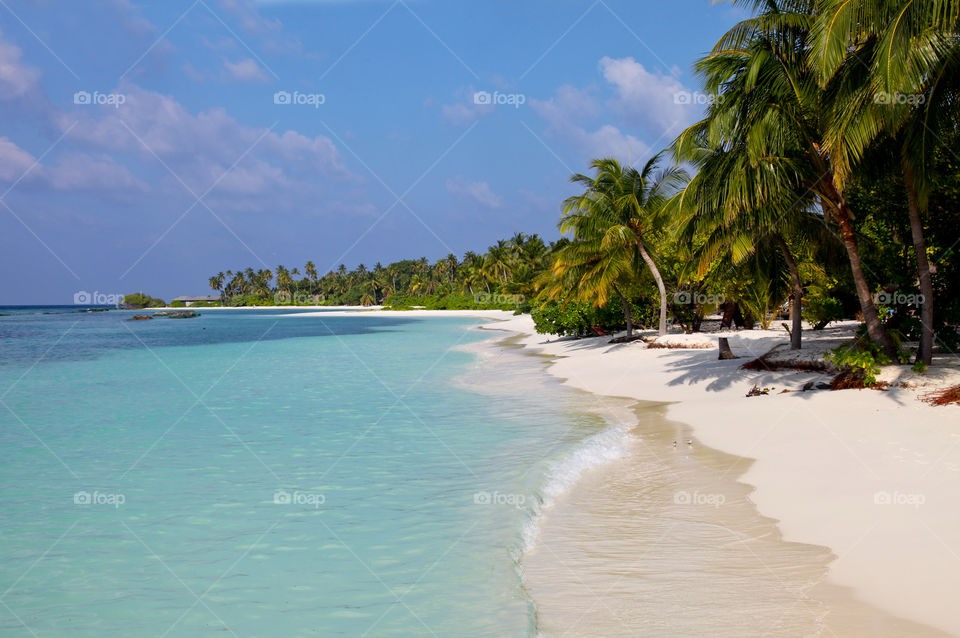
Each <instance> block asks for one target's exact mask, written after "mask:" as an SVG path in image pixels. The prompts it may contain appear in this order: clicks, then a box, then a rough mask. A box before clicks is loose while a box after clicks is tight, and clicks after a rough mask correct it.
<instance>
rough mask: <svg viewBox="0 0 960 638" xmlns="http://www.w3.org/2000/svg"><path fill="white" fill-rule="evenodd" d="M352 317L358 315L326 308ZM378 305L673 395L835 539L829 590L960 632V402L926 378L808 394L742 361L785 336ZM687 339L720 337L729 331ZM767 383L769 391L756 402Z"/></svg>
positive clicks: (573, 381) (675, 413)
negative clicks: (471, 324)
mask: <svg viewBox="0 0 960 638" xmlns="http://www.w3.org/2000/svg"><path fill="white" fill-rule="evenodd" d="M339 314H343V315H345V316H346V315H354V316H355V315H356V314H357V313H356V312H349V311H345V312H343V313H340V312H329V311H328V312H323V313H316V315H322V316H324V317H329V316H336V315H339ZM376 314H377V315H378V316H391V315H392V316H407V317H411V318H413V317H434V316H439V317H453V316H462V317H476V318H479V319H485V320H488V323H485V324H484V325H483V326H482V328H484V329H489V330H496V331H506V332H508V333H513V334H516V335H520V339H519V340H518V342H519V343H520V344H521V345H523V346H524V347H525V348H528V349H530V350H531V351H533V352H537V353H540V354H546V355H550V356H551V357H553V358H554V362H553V363H552V365H550V366H549V367H548V372H549V373H550V374H551V375H553V376H556V377H559V378H560V379H561V380H563V381H564V383H566V384H569V385H570V386H572V387H576V388H578V389H581V390H585V391H587V392H592V393H594V394H598V395H603V396H615V397H627V398H632V399H636V400H641V401H660V402H671V405H669V406H668V407H667V412H666V416H667V417H668V418H669V419H671V420H674V421H679V422H682V423H685V424H689V425H690V427H691V428H692V432H693V435H694V436H695V438H696V439H697V440H698V441H700V442H702V443H703V444H704V445H707V446H710V447H712V448H716V449H717V450H721V451H723V452H725V453H728V454H731V455H733V456H736V457H743V458H747V459H752V460H753V462H752V463H751V464H750V466H749V468H748V469H747V471H746V473H745V474H743V476H741V477H740V479H739V480H741V481H743V482H746V483H748V484H749V485H751V486H753V487H754V488H755V489H754V491H753V492H752V493H751V494H750V499H751V500H752V501H753V502H754V503H755V504H756V506H757V509H758V510H759V512H760V513H761V514H762V515H764V516H768V517H770V518H773V519H776V520H777V521H778V522H779V525H778V526H779V528H780V531H781V533H782V535H783V538H784V540H787V541H794V542H799V543H808V544H813V545H821V546H824V547H828V548H830V550H831V551H832V552H833V553H834V555H835V559H834V560H833V561H832V562H831V564H830V566H829V569H828V571H827V573H826V578H825V580H824V582H823V583H822V586H823V587H836V586H839V587H845V588H849V589H851V590H852V591H853V592H854V594H855V595H856V596H857V598H859V599H860V600H862V601H864V602H866V603H868V604H871V605H873V606H875V607H877V608H879V609H881V610H883V611H884V612H886V613H888V614H891V615H895V616H898V617H901V618H905V619H909V620H912V621H914V622H917V623H922V624H924V625H928V626H930V627H933V628H936V629H939V630H941V631H943V632H947V633H949V634H952V635H958V636H960V614H957V613H956V611H955V609H954V604H955V603H954V601H955V599H956V596H957V594H960V508H958V506H957V503H958V501H957V495H958V494H960V427H958V426H960V407H958V406H944V407H933V406H930V405H927V404H925V403H923V402H922V401H920V400H919V398H918V397H919V395H920V394H922V392H923V390H924V389H923V388H922V387H899V386H897V385H894V386H892V387H891V388H890V389H889V390H887V391H885V392H878V391H873V390H846V391H840V392H830V391H812V392H797V390H800V389H801V388H802V387H803V386H804V385H805V384H806V383H807V382H809V381H823V380H824V379H825V377H823V376H821V375H817V374H815V373H808V372H795V371H790V370H784V371H778V372H753V371H744V370H740V369H739V366H740V365H741V364H742V363H743V362H744V361H745V360H748V359H746V357H755V356H759V355H760V354H763V353H764V352H766V351H768V350H769V349H770V348H771V347H773V346H774V345H776V344H777V343H781V342H786V341H787V336H786V334H785V333H783V332H775V331H741V332H729V333H725V334H724V336H727V337H729V338H730V343H731V346H732V348H733V350H734V352H735V354H738V355H741V356H743V357H744V359H740V360H734V361H718V360H717V351H716V349H715V348H714V349H703V350H698V349H676V350H674V349H647V348H646V346H645V344H643V343H642V342H634V343H630V344H617V345H611V344H609V343H608V342H609V337H598V338H585V339H576V340H573V339H558V338H555V337H548V336H545V335H539V334H536V332H535V331H534V328H533V322H532V320H531V318H530V316H529V315H521V316H513V315H512V313H509V312H504V311H476V310H470V311H396V312H386V311H381V312H377V313H376ZM316 315H314V316H316ZM291 316H297V317H308V316H311V313H297V314H295V315H291ZM849 333H850V326H840V327H839V328H838V329H835V330H830V329H828V330H825V331H818V332H814V331H806V332H805V333H804V339H805V347H807V346H808V345H809V346H811V347H817V342H818V341H824V342H827V341H829V342H831V343H832V342H833V341H837V340H842V339H845V338H848V335H849ZM683 337H688V338H690V339H691V340H694V341H697V340H701V341H703V340H710V339H712V340H713V342H714V343H715V341H716V335H681V336H679V338H681V339H682V338H683ZM821 347H822V346H821ZM942 362H943V363H944V364H948V365H947V366H946V370H944V369H943V368H940V369H936V368H934V369H931V371H930V373H931V374H930V375H929V376H928V378H929V379H930V380H929V381H925V380H924V379H921V380H920V381H919V383H921V384H922V383H925V382H934V381H940V382H942V381H943V380H944V379H945V378H953V379H956V376H957V374H958V371H960V366H958V363H957V362H956V360H955V359H953V358H951V359H950V360H943V361H942ZM935 363H940V362H935ZM915 381H916V380H911V382H910V383H908V384H905V385H915V384H916V383H915ZM958 381H960V379H957V380H954V381H952V382H953V383H957V382H958ZM754 385H757V386H758V387H760V388H769V390H770V392H769V394H766V395H763V396H755V397H749V398H748V397H746V393H747V392H748V391H749V390H750V389H751V388H752V387H753V386H754ZM783 390H789V391H790V392H787V393H783V394H781V392H782V391H783ZM812 585H813V584H812Z"/></svg>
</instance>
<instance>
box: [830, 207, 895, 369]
mask: <svg viewBox="0 0 960 638" xmlns="http://www.w3.org/2000/svg"><path fill="white" fill-rule="evenodd" d="M834 217H835V219H836V220H837V224H839V225H840V236H841V238H842V239H843V245H844V248H846V249H847V258H848V260H849V261H850V270H851V272H852V274H853V283H854V286H855V287H856V289H857V298H858V299H859V301H860V312H861V313H863V321H864V322H865V323H866V324H867V334H868V335H870V340H871V341H873V342H874V343H877V344H879V345H880V346H881V347H882V348H883V351H884V353H885V354H886V355H887V356H888V357H890V358H891V359H893V358H895V357H896V347H895V346H894V345H893V341H892V340H891V339H890V335H888V334H887V331H886V330H884V328H883V324H882V323H881V322H880V315H879V314H878V313H877V306H876V304H875V303H874V302H873V295H871V294H870V286H869V285H868V284H867V277H866V275H864V273H863V262H861V261H860V247H859V246H858V244H857V236H856V234H855V233H854V231H853V222H852V221H851V220H850V211H849V210H848V209H847V206H846V204H840V205H839V206H837V207H835V208H834Z"/></svg>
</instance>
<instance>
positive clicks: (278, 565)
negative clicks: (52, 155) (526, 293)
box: [0, 307, 617, 637]
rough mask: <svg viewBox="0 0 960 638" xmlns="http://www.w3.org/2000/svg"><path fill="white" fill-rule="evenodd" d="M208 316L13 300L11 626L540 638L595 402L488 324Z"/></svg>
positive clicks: (24, 631)
mask: <svg viewBox="0 0 960 638" xmlns="http://www.w3.org/2000/svg"><path fill="white" fill-rule="evenodd" d="M201 312H202V314H201V316H200V317H198V318H195V319H187V320H183V319H180V320H178V319H167V318H156V319H154V320H152V321H137V322H131V321H128V319H129V318H130V316H131V315H132V314H134V313H132V312H124V311H116V310H113V311H109V312H79V313H78V312H77V311H76V308H73V307H64V308H56V307H48V308H5V309H4V308H0V313H2V314H4V315H6V316H0V478H2V480H0V564H2V565H3V569H2V570H0V635H3V636H10V637H13V636H36V637H46V636H76V637H87V636H91V637H93V636H97V637H101V636H211V635H218V636H219V635H227V636H242V637H248V636H285V637H294V636H414V635H426V636H430V635H435V636H532V635H536V633H537V610H536V606H535V604H534V602H533V601H532V600H531V599H530V597H529V596H528V595H527V593H526V591H525V587H524V580H523V576H522V570H521V569H520V568H519V567H518V561H519V559H520V558H521V557H522V555H523V552H524V550H525V549H527V548H528V547H529V546H530V545H531V544H532V543H533V542H535V538H536V519H537V516H538V513H539V510H540V508H541V506H542V505H543V503H544V501H545V500H546V501H549V499H550V498H551V497H552V496H551V495H553V494H555V493H556V492H557V491H558V490H560V489H562V488H563V486H564V485H565V482H569V481H571V480H573V479H575V478H576V475H577V473H578V472H579V471H580V469H582V468H581V467H580V466H582V465H584V464H589V463H592V462H595V461H597V460H603V459H604V458H607V457H611V456H615V455H616V454H617V452H616V447H617V443H616V441H615V440H613V439H611V438H610V437H611V428H610V426H609V425H608V424H607V422H606V421H605V420H603V419H602V418H600V417H599V416H597V415H596V414H594V413H592V412H590V411H589V410H588V409H585V408H584V409H581V408H583V407H584V406H582V405H581V404H580V403H581V402H582V397H579V396H577V393H574V392H571V391H568V390H565V389H563V388H562V387H560V386H559V384H558V383H555V384H550V383H542V382H541V383H539V384H536V386H535V388H532V387H527V386H525V385H524V384H523V383H519V382H518V383H513V382H511V383H499V384H498V383H491V384H487V383H486V382H485V379H487V378H488V377H489V375H485V373H484V368H483V366H484V365H487V364H484V363H483V362H482V361H481V360H480V358H478V355H477V353H475V352H471V351H470V348H469V346H471V344H474V345H475V344H477V343H478V342H480V341H485V340H489V339H491V338H493V337H496V336H497V334H496V333H492V332H490V331H484V330H478V329H477V325H478V323H480V322H478V320H476V319H465V318H429V319H418V318H414V317H412V316H411V317H410V318H390V317H382V316H377V315H376V314H374V313H358V314H357V315H356V316H329V317H324V316H311V317H306V316H304V317H297V316H282V315H283V314H285V313H284V312H280V311H266V310H263V311H261V310H222V309H209V310H208V309H204V310H202V311H201ZM518 359H519V355H518ZM526 359H529V360H531V361H532V363H528V364H527V365H528V366H530V365H535V364H536V362H535V360H533V358H531V357H526ZM488 363H490V362H488ZM500 365H501V367H502V366H503V365H505V364H504V363H503V362H501V363H500ZM503 370H505V368H504V369H502V370H501V372H502V371H503ZM535 372H536V373H537V374H540V373H539V372H538V371H535ZM494 376H496V375H494ZM541 376H542V375H541ZM502 378H503V377H502V374H501V381H502ZM494 381H495V379H494Z"/></svg>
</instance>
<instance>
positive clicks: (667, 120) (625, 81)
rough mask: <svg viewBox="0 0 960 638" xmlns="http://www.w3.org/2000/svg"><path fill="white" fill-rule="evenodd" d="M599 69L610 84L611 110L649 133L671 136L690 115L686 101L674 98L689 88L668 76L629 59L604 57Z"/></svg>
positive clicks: (687, 92)
mask: <svg viewBox="0 0 960 638" xmlns="http://www.w3.org/2000/svg"><path fill="white" fill-rule="evenodd" d="M600 71H601V72H602V73H603V77H604V79H606V80H607V82H610V83H611V84H612V85H613V86H614V90H615V92H616V97H615V98H614V99H613V100H612V101H611V104H610V106H611V107H612V108H613V110H614V111H615V112H616V113H617V114H618V115H620V116H621V117H622V118H624V120H626V121H628V122H630V123H633V124H638V125H640V126H643V127H644V128H645V129H646V130H647V131H648V132H649V133H651V134H654V135H658V136H659V135H664V136H666V137H669V138H671V139H672V138H673V137H674V136H675V135H676V134H678V133H679V132H680V130H681V129H682V128H683V127H685V126H686V125H687V124H688V123H689V122H690V121H691V119H692V118H693V116H694V110H693V108H692V107H691V106H690V105H689V104H682V103H678V101H677V100H678V96H679V95H681V94H684V93H686V94H689V89H687V87H685V86H684V85H683V83H682V82H680V81H679V80H678V79H677V78H676V77H674V76H672V75H668V74H659V73H653V72H650V71H648V70H647V69H646V68H644V66H643V65H642V64H640V63H639V62H637V61H636V60H634V59H633V58H620V59H616V58H610V57H604V58H603V59H601V60H600Z"/></svg>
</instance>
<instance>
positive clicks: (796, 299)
mask: <svg viewBox="0 0 960 638" xmlns="http://www.w3.org/2000/svg"><path fill="white" fill-rule="evenodd" d="M774 240H775V241H776V242H777V245H778V246H779V247H780V251H781V252H782V253H783V259H784V261H786V262H787V268H789V269H790V279H791V280H792V282H793V299H792V300H791V302H790V303H791V308H790V314H791V315H792V316H793V329H792V332H791V333H790V349H791V350H799V349H800V347H801V339H802V333H801V331H802V330H803V317H802V316H801V314H800V313H801V310H802V308H803V283H802V282H801V281H800V269H799V268H797V262H796V260H794V258H793V254H792V253H791V252H790V247H789V246H787V242H785V241H784V240H783V235H780V234H779V233H777V234H776V235H774Z"/></svg>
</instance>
